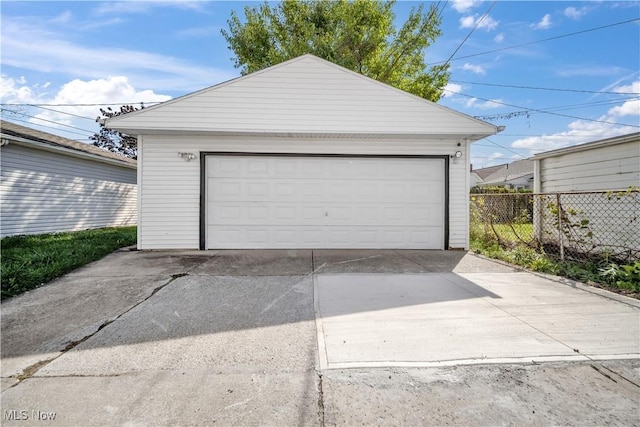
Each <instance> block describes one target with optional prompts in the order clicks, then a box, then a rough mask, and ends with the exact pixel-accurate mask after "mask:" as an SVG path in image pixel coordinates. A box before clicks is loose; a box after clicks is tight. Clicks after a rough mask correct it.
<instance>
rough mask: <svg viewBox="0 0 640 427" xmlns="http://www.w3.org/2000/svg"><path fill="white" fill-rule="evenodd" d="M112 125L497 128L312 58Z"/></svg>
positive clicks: (440, 132)
mask: <svg viewBox="0 0 640 427" xmlns="http://www.w3.org/2000/svg"><path fill="white" fill-rule="evenodd" d="M106 126H107V127H109V128H111V129H116V130H119V131H122V132H126V133H129V134H134V135H135V134H171V133H173V134H237V133H244V134H259V135H265V134H270V135H276V136H278V135H298V134H299V135H318V136H323V135H335V136H348V135H360V136H362V135H368V136H374V135H375V136H380V135H381V134H387V135H393V136H401V135H409V136H415V135H418V136H423V135H428V136H434V137H438V136H440V137H443V138H454V137H457V138H468V139H469V140H477V139H480V138H483V137H485V136H487V135H493V134H495V133H497V131H498V128H497V126H494V125H492V124H490V123H487V122H483V121H481V120H478V119H475V118H473V117H471V116H468V115H465V114H462V113H459V112H457V111H454V110H451V109H449V108H446V107H444V106H441V105H438V104H436V103H433V102H430V101H427V100H425V99H423V98H420V97H417V96H415V95H412V94H409V93H407V92H404V91H401V90H399V89H396V88H394V87H391V86H389V85H387V84H384V83H380V82H378V81H376V80H373V79H371V78H368V77H365V76H363V75H361V74H358V73H355V72H353V71H350V70H347V69H346V68H343V67H340V66H338V65H336V64H333V63H331V62H328V61H325V60H323V59H320V58H318V57H315V56H313V55H310V54H307V55H302V56H300V57H297V58H294V59H291V60H289V61H286V62H283V63H280V64H278V65H275V66H272V67H269V68H266V69H264V70H261V71H257V72H255V73H251V74H248V75H246V76H242V77H239V78H236V79H233V80H230V81H227V82H224V83H221V84H218V85H216V86H212V87H209V88H206V89H203V90H200V91H198V92H194V93H192V94H189V95H185V96H182V97H180V98H176V99H173V100H170V101H167V102H164V103H162V104H159V105H155V106H152V107H149V108H145V109H144V110H138V111H135V112H132V113H129V114H126V115H122V116H118V117H114V118H111V119H108V120H107V121H106Z"/></svg>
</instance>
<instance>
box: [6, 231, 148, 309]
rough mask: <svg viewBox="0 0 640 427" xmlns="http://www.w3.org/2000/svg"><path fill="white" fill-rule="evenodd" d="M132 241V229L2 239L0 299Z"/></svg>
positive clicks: (24, 290)
mask: <svg viewBox="0 0 640 427" xmlns="http://www.w3.org/2000/svg"><path fill="white" fill-rule="evenodd" d="M135 242H136V227H119V228H101V229H96V230H85V231H76V232H69V233H55V234H37V235H29V236H10V237H5V238H3V239H2V240H1V241H0V245H1V246H2V255H1V258H0V268H1V270H2V294H1V295H2V299H5V298H9V297H12V296H16V295H19V294H21V293H23V292H26V291H28V290H31V289H34V288H36V287H38V286H40V285H42V284H44V283H47V282H49V281H51V280H53V279H55V278H56V277H60V276H62V275H63V274H66V273H68V272H70V271H72V270H74V269H76V268H78V267H81V266H83V265H85V264H87V263H89V262H91V261H95V260H97V259H100V258H102V257H103V256H105V255H107V254H109V253H111V252H113V251H114V250H116V249H118V248H121V247H124V246H130V245H133V244H135Z"/></svg>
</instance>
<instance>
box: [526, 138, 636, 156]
mask: <svg viewBox="0 0 640 427" xmlns="http://www.w3.org/2000/svg"><path fill="white" fill-rule="evenodd" d="M637 141H640V132H634V133H628V134H626V135H620V136H614V137H612V138H606V139H599V140H597V141H592V142H587V143H584V144H578V145H572V146H571V147H565V148H558V149H557V150H550V151H544V152H542V153H538V154H536V155H535V156H533V160H539V159H544V158H547V157H555V156H561V155H563V154H568V153H577V152H579V151H586V150H592V149H594V148H599V147H608V146H611V145H617V144H625V143H628V142H637Z"/></svg>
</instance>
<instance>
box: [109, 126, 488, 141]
mask: <svg viewBox="0 0 640 427" xmlns="http://www.w3.org/2000/svg"><path fill="white" fill-rule="evenodd" d="M112 129H114V130H117V131H119V132H123V133H126V134H128V135H167V136H177V135H182V136H201V137H208V136H210V137H216V136H247V137H276V138H296V139H301V138H312V139H319V138H336V139H442V140H468V141H477V140H479V139H482V138H485V137H487V136H491V135H495V134H496V133H497V129H496V131H495V132H487V133H472V134H469V133H463V132H451V133H446V132H440V133H415V132H402V133H379V132H375V133H374V132H372V133H362V132H319V131H287V130H282V131H273V130H264V131H246V130H241V129H222V130H212V129H158V128H153V129H152V128H149V129H132V128H126V127H112Z"/></svg>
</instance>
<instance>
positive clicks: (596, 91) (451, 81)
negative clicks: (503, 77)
mask: <svg viewBox="0 0 640 427" xmlns="http://www.w3.org/2000/svg"><path fill="white" fill-rule="evenodd" d="M449 82H450V83H462V84H470V85H480V86H494V87H509V88H515V89H532V90H549V91H558V92H578V93H598V94H609V95H640V92H607V91H600V90H582V89H561V88H554V87H535V86H518V85H503V84H497V83H479V82H466V81H461V80H449Z"/></svg>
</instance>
